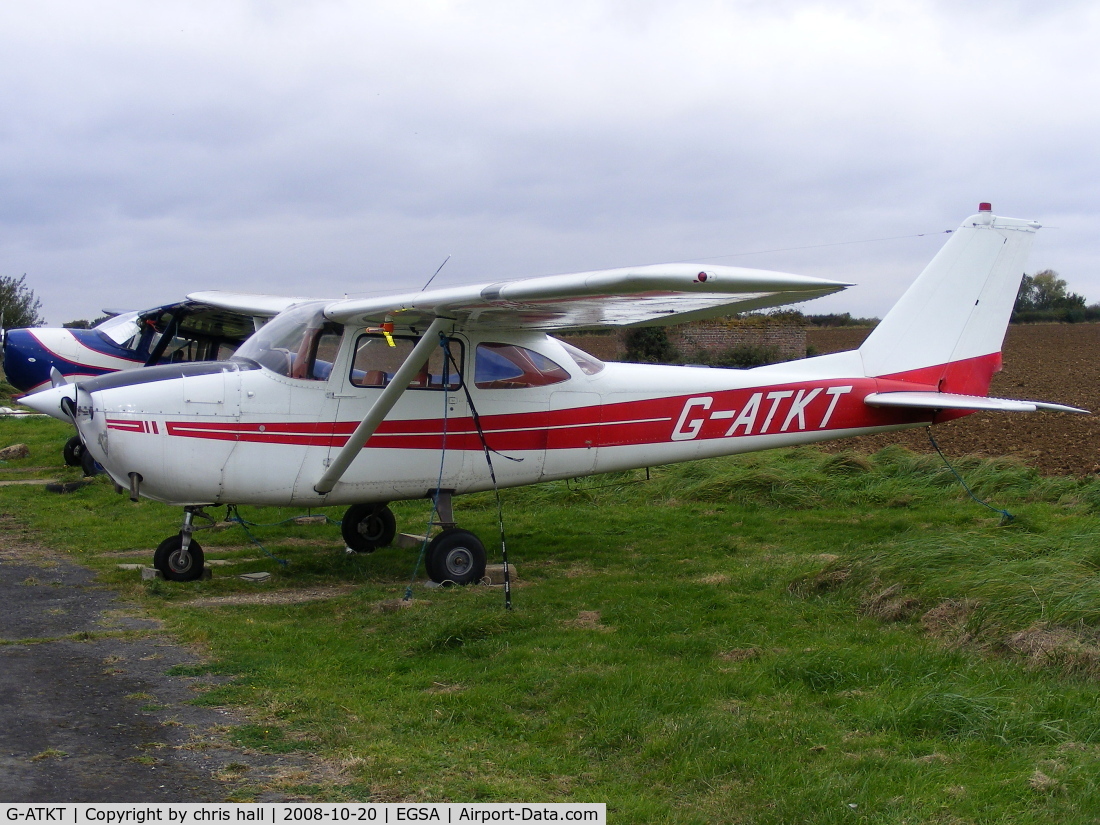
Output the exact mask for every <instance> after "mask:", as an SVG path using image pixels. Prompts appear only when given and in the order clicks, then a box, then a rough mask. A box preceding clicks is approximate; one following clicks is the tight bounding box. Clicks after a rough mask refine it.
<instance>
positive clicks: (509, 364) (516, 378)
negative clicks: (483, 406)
mask: <svg viewBox="0 0 1100 825" xmlns="http://www.w3.org/2000/svg"><path fill="white" fill-rule="evenodd" d="M568 380H569V373H568V372H566V371H565V370H564V369H562V367H561V366H560V365H558V364H556V363H554V362H553V361H551V360H550V359H549V358H547V357H546V356H545V355H542V354H540V353H537V352H535V351H534V350H530V349H527V348H526V347H520V346H516V345H515V344H478V345H477V356H476V359H475V361H474V385H475V386H476V387H477V388H478V389H479V390H506V389H522V388H523V387H545V386H548V385H550V384H558V383H561V382H562V381H568Z"/></svg>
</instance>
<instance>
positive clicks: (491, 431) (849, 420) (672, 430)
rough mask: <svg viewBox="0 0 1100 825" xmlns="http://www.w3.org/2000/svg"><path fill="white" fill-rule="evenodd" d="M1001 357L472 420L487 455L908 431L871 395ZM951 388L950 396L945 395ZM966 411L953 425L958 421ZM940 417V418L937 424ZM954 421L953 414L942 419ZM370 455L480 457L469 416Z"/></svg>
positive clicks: (388, 434)
mask: <svg viewBox="0 0 1100 825" xmlns="http://www.w3.org/2000/svg"><path fill="white" fill-rule="evenodd" d="M999 365H1000V354H999V353H995V354H993V355H988V356H984V357H982V358H976V359H971V360H969V361H965V362H958V363H954V364H949V365H944V366H939V367H929V368H926V369H920V370H913V371H911V372H907V373H898V374H893V375H889V376H883V377H881V378H850V379H829V380H822V381H800V382H796V383H789V384H776V385H772V386H763V387H750V388H745V389H733V390H718V391H714V392H700V393H693V394H687V395H676V396H671V397H665V398H652V399H645V400H640V401H627V402H620V403H617V404H603V405H599V404H597V405H590V406H584V407H575V408H571V409H565V410H544V411H538V412H524V413H505V414H500V415H485V416H482V417H481V425H482V428H483V430H484V432H485V437H486V440H487V441H488V443H489V446H490V447H492V448H493V449H496V450H514V451H522V450H544V449H551V450H558V449H577V448H585V447H617V446H627V445H642V444H660V443H665V442H669V441H685V440H710V439H719V438H738V437H745V436H757V435H779V434H794V433H805V432H828V431H832V430H858V429H871V428H879V427H890V426H899V425H906V424H909V425H912V424H920V423H924V422H930V421H931V420H932V414H931V412H930V411H923V410H905V409H887V408H875V407H868V406H867V405H866V404H865V403H864V402H863V399H864V398H865V397H866V396H867V395H869V394H871V393H875V392H889V391H901V390H908V391H936V390H937V389H939V390H942V391H947V390H948V389H950V390H951V391H955V392H963V391H965V390H967V389H973V390H980V392H981V393H983V394H984V392H985V391H986V389H987V386H988V381H987V377H988V376H991V375H992V374H993V373H994V372H996V370H997V369H998V368H999ZM948 384H950V387H948ZM967 414H969V413H967V412H966V411H960V412H958V415H967ZM946 417H948V416H943V415H941V416H940V417H939V418H938V420H944V419H945V418H946ZM950 417H956V414H954V413H952V414H950ZM357 425H358V422H356V421H338V422H317V421H307V422H287V421H275V422H263V423H243V422H218V421H209V420H201V421H174V422H168V423H167V424H166V431H167V433H168V434H169V435H172V436H178V437H187V438H206V439H215V440H225V441H247V442H256V443H266V444H293V445H305V446H325V447H331V448H339V447H342V446H344V444H345V443H347V439H348V437H349V436H350V434H351V433H352V432H353V431H354V430H355V428H356V426H357ZM366 446H367V447H370V448H384V449H410V450H417V449H422V450H438V449H441V448H443V447H444V446H446V449H450V450H480V449H481V447H482V445H481V439H480V437H479V435H478V433H477V430H476V427H475V426H474V423H473V419H472V418H470V417H468V416H463V417H458V418H450V419H446V420H444V419H442V418H426V419H408V420H398V421H384V422H382V424H381V425H380V426H379V427H378V430H377V431H376V432H375V434H374V435H373V436H372V437H371V439H370V441H369V442H368V443H367V445H366Z"/></svg>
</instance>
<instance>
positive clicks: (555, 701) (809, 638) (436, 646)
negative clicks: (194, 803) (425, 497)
mask: <svg viewBox="0 0 1100 825" xmlns="http://www.w3.org/2000/svg"><path fill="white" fill-rule="evenodd" d="M13 426H14V425H10V424H7V423H5V422H0V428H3V427H7V428H8V430H7V431H6V432H5V433H4V434H5V437H7V434H9V433H11V432H12V431H13ZM0 431H2V429H0ZM61 434H62V432H61V430H58V431H57V432H55V433H54V434H53V436H52V437H53V438H55V439H56V438H59V437H60V436H61ZM46 440H48V439H45V440H44V441H43V442H42V443H41V445H40V446H41V448H42V449H43V450H44V449H45V448H46V446H47V445H46V444H45V441H46ZM35 444H36V446H35V448H34V449H35V450H36V451H37V450H39V445H38V442H35ZM56 446H57V448H59V446H60V442H57V445H56ZM42 455H43V456H44V455H46V453H42ZM46 460H47V459H45V458H42V457H37V458H36V457H35V456H33V455H32V457H31V458H30V459H26V460H22V461H23V463H24V464H25V465H27V466H30V465H31V464H33V463H34V462H35V461H39V462H43V461H46ZM954 463H955V466H956V468H957V469H958V470H959V472H960V473H961V474H962V475H963V476H964V477H965V478H966V480H967V482H968V484H969V485H970V486H971V488H972V489H973V490H974V491H975V492H976V493H977V494H978V495H980V496H982V497H987V498H990V499H992V500H993V502H994V503H995V504H996V506H997V507H1001V508H1005V509H1008V510H1009V511H1011V512H1012V513H1013V514H1014V516H1015V519H1014V520H1013V521H1012V522H1010V523H1007V524H1002V520H1001V518H1000V516H999V514H997V513H994V512H992V511H990V510H987V509H985V508H983V507H981V506H980V505H977V504H975V503H974V502H973V501H972V500H971V499H970V498H969V496H968V495H967V493H966V492H965V490H963V489H962V487H961V486H960V485H959V483H958V481H957V479H956V478H955V476H954V475H953V474H952V473H951V472H950V471H949V470H948V469H947V468H945V467H944V466H943V464H942V462H940V461H939V459H938V458H935V457H928V456H918V455H914V454H912V453H909V452H907V451H904V450H899V449H891V450H884V451H882V452H880V453H877V454H875V455H872V456H862V455H857V454H854V453H841V454H834V455H827V454H824V453H820V452H817V451H815V450H810V449H798V450H783V451H777V452H773V453H768V454H758V455H751V456H744V457H739V458H731V459H723V460H715V461H709V462H699V463H693V464H684V465H676V466H668V467H655V468H651V471H650V473H649V478H648V480H647V477H646V472H645V471H637V472H630V473H619V474H614V475H610V476H600V477H594V478H590V479H584V480H580V481H577V482H568V483H566V482H555V483H552V484H547V485H540V486H537V487H529V488H521V489H514V490H505V491H502V499H503V502H504V515H505V521H506V529H507V534H508V548H509V554H510V557H511V560H512V561H513V562H514V563H515V564H516V565H517V570H518V573H519V579H518V581H517V583H516V587H515V590H514V592H513V604H514V609H513V610H512V611H511V612H508V611H506V610H505V609H504V606H503V595H502V594H501V593H500V591H499V590H496V589H490V588H482V587H473V588H464V589H449V590H440V589H428V588H425V587H423V586H422V573H421V579H420V581H418V583H417V584H416V586H415V587H414V594H415V600H414V602H413V604H412V605H411V606H409V607H405V608H400V607H397V606H396V602H397V600H399V599H400V598H401V596H402V594H403V593H404V590H405V587H406V584H407V582H408V581H409V580H410V578H412V576H413V567H414V564H415V561H416V552H415V551H402V550H398V549H396V548H384V549H381V550H379V551H377V552H375V553H373V554H370V555H366V556H356V555H350V556H349V555H347V554H345V553H344V552H343V547H342V543H341V542H340V540H339V534H338V531H337V530H336V528H335V527H333V526H331V525H328V526H300V525H291V524H279V525H276V524H275V523H276V522H278V521H280V520H281V519H282V518H284V517H286V516H288V515H290V514H291V513H292V511H281V510H280V511H271V512H266V511H260V510H254V509H252V508H246V513H245V514H246V515H247V516H251V517H253V520H255V521H257V522H265V523H270V524H272V526H269V527H258V528H254V530H253V532H254V534H255V535H256V536H257V538H258V539H259V540H260V541H262V542H263V543H264V544H265V546H266V547H267V548H268V549H269V550H271V551H272V552H273V553H274V554H276V555H278V556H279V557H280V558H283V559H285V560H286V561H288V562H289V564H288V565H287V566H285V567H283V566H281V565H279V564H278V563H276V562H274V561H272V560H271V559H269V558H268V557H267V556H264V555H263V554H262V553H261V552H259V551H258V550H257V548H255V547H254V546H253V545H251V544H250V543H249V541H248V539H247V537H246V536H244V535H243V534H242V533H241V531H240V530H239V528H234V529H230V530H225V531H221V532H212V533H205V534H203V535H202V536H201V538H200V540H201V541H202V542H203V544H204V546H206V547H207V548H208V550H209V554H210V555H212V556H218V557H224V558H229V559H237V560H239V563H238V564H237V566H236V567H230V568H218V569H217V570H216V572H215V577H214V578H213V579H212V580H211V581H207V582H196V583H192V584H186V585H181V584H175V583H163V582H161V583H154V584H142V583H140V582H139V581H137V580H136V577H135V576H134V574H132V573H126V572H122V571H119V570H117V569H116V564H117V562H118V561H119V557H118V555H117V553H118V552H119V551H127V550H129V549H141V548H151V547H153V546H155V544H156V542H158V541H159V540H160V539H161V538H163V537H164V536H165V535H167V534H168V533H170V532H172V531H174V530H175V529H176V526H177V523H178V518H179V514H178V511H177V510H175V509H173V508H166V507H161V506H159V505H154V504H150V503H148V502H144V503H142V504H139V505H134V504H131V503H130V502H129V501H128V500H127V499H126V497H125V496H118V495H115V494H114V493H113V492H112V491H111V489H110V486H109V485H108V484H107V483H106V482H103V481H97V482H96V483H94V484H92V485H89V486H88V487H85V488H82V489H81V490H78V491H76V492H75V493H72V494H69V495H68V496H57V495H52V494H46V493H44V492H42V491H41V490H40V489H36V488H27V487H11V488H5V489H4V490H3V496H4V497H3V499H2V500H0V510H2V511H3V513H4V515H5V517H6V523H10V524H16V525H22V526H24V527H26V528H27V529H29V530H30V531H32V533H33V535H35V536H37V537H38V540H40V541H42V542H44V543H48V544H50V545H51V546H53V547H56V548H60V549H62V550H66V551H68V552H71V553H72V554H73V555H74V556H75V557H76V558H78V559H80V560H81V561H82V562H84V563H86V564H89V565H91V566H93V567H95V568H97V569H98V570H99V571H100V574H101V578H102V579H103V580H104V581H106V582H109V583H111V584H112V585H113V586H115V587H118V588H120V589H122V590H123V592H125V593H127V594H128V595H130V596H131V597H132V598H133V599H134V600H135V601H137V602H138V603H140V604H141V605H143V606H144V607H145V608H146V609H148V610H150V611H152V612H154V613H155V614H156V615H158V616H160V617H161V618H163V619H164V620H165V622H166V625H167V627H168V628H169V630H170V632H171V633H173V634H174V635H175V636H176V637H177V638H179V639H181V640H184V641H186V642H188V643H190V644H193V645H196V646H198V647H200V648H201V649H204V650H205V651H206V652H207V656H208V663H207V664H206V665H204V666H203V668H204V669H207V670H214V671H217V672H219V673H222V674H224V675H225V676H226V677H227V681H226V682H225V683H224V684H222V685H221V686H219V687H216V688H214V689H213V690H211V691H210V692H208V693H206V694H204V695H203V696H202V697H201V700H200V701H203V702H207V703H214V704H229V705H234V706H238V707H240V708H242V709H243V710H244V711H245V712H247V713H248V714H250V715H251V718H252V724H249V725H246V726H244V727H242V728H240V729H237V730H235V731H233V732H232V733H231V736H232V737H233V738H234V739H235V741H237V742H238V743H240V744H241V745H244V746H247V747H255V748H260V749H265V750H269V751H272V752H277V753H278V752H290V751H305V752H309V753H311V754H313V755H315V756H316V757H318V758H321V759H323V760H325V762H326V764H327V765H328V766H329V771H328V773H326V774H324V775H321V774H319V775H317V776H315V777H308V778H297V779H295V778H291V779H286V780H284V781H283V782H282V784H281V785H278V786H277V787H276V788H275V789H276V790H278V791H280V792H283V793H292V794H296V795H300V796H302V797H305V798H318V799H375V800H392V799H425V800H427V799H435V800H460V801H461V800H474V799H481V800H504V799H509V800H532V801H533V800H540V801H543V800H571V799H575V800H595V801H599V800H605V801H607V802H608V803H609V805H610V809H611V816H612V818H613V819H614V821H616V822H639V823H641V822H675V823H695V822H738V821H743V822H761V823H781V822H783V823H786V822H815V823H817V822H826V823H829V822H837V823H839V822H853V821H874V822H891V823H893V822H896V823H911V822H926V821H948V822H1021V823H1023V822H1036V823H1038V822H1077V821H1089V817H1091V816H1094V814H1095V812H1096V811H1097V810H1100V789H1098V787H1097V780H1096V777H1097V776H1100V688H1098V686H1097V683H1096V680H1095V675H1096V674H1095V671H1094V670H1092V661H1093V656H1092V654H1093V646H1094V642H1093V640H1094V638H1095V634H1096V632H1097V628H1098V626H1100V616H1098V615H1097V612H1096V605H1097V604H1100V592H1098V591H1097V588H1096V585H1095V584H1094V583H1093V579H1094V578H1095V571H1096V568H1097V565H1098V564H1100V550H1098V549H1097V548H1098V547H1100V541H1097V538H1098V523H1097V519H1098V516H1100V513H1098V506H1100V490H1098V488H1097V482H1096V481H1095V480H1092V479H1075V478H1057V479H1047V478H1041V477H1039V476H1038V475H1037V474H1036V473H1035V472H1034V471H1033V470H1032V469H1030V468H1028V467H1026V466H1024V465H1021V464H1017V463H1013V462H1009V461H992V462H990V461H978V460H974V459H960V460H958V461H955V462H954ZM18 470H19V467H17V466H14V464H13V466H12V467H11V468H7V469H5V468H0V476H2V475H3V474H4V473H5V472H9V471H10V472H11V473H12V474H14V473H16V472H17V471H18ZM456 510H457V515H458V518H459V520H460V522H461V523H462V525H463V526H464V527H466V528H468V529H471V530H473V531H475V532H477V533H478V534H479V535H481V536H482V538H483V539H484V540H485V541H486V544H487V545H489V546H490V552H491V554H495V552H496V547H495V546H494V542H493V539H494V538H495V536H496V510H495V500H494V498H493V496H492V495H487V494H483V495H477V496H469V497H465V498H463V499H461V500H459V501H458V502H457V507H456ZM395 511H396V512H397V514H398V518H399V522H400V524H401V525H402V528H403V529H419V528H422V526H423V524H424V523H425V522H426V520H427V505H426V504H425V503H424V502H409V503H404V504H401V505H395ZM332 515H333V516H336V517H338V515H339V514H338V513H333V514H332ZM245 559H253V560H251V561H245ZM126 560H130V559H128V558H127V559H126ZM256 569H266V570H269V571H270V572H272V573H273V576H272V579H271V581H270V583H269V584H267V585H262V586H261V587H262V588H266V590H261V591H260V592H268V593H270V594H271V595H275V594H279V593H292V592H293V591H297V590H301V589H303V588H305V587H307V586H309V587H318V586H320V587H322V588H323V587H328V586H331V587H330V592H329V595H330V596H331V598H327V599H324V600H316V601H310V602H302V603H277V602H274V601H271V602H269V603H266V604H263V603H251V602H243V601H242V600H241V598H240V597H243V596H249V595H252V594H254V593H256V592H257V591H256V589H255V587H256V586H255V585H250V584H246V583H244V582H241V581H240V580H239V579H236V578H235V577H233V576H232V575H231V574H232V573H236V572H243V571H246V570H256ZM349 583H350V584H352V585H354V587H352V588H350V589H349V588H347V587H344V585H347V584H349ZM198 597H202V598H203V599H204V601H203V602H201V603H200V602H197V601H196V599H197V598H198ZM219 598H221V599H222V601H218V599H219ZM233 599H237V600H236V601H233ZM187 672H189V673H193V672H195V671H194V670H193V669H192V670H190V671H187ZM264 790H265V788H261V787H257V788H255V789H254V792H255V793H256V794H260V793H261V792H263V791H264Z"/></svg>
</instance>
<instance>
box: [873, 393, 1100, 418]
mask: <svg viewBox="0 0 1100 825" xmlns="http://www.w3.org/2000/svg"><path fill="white" fill-rule="evenodd" d="M863 401H864V403H865V404H867V405H868V406H870V407H908V408H909V409H916V410H991V411H993V412H1035V411H1036V410H1050V411H1052V412H1070V413H1084V414H1086V415H1087V414H1088V410H1082V409H1080V408H1079V407H1067V406H1066V405H1065V404H1051V403H1048V402H1046V401H1020V400H1017V399H1015V398H986V397H985V396H983V395H954V394H952V393H946V392H874V393H871V394H870V395H868V396H867V397H866V398H864V399H863Z"/></svg>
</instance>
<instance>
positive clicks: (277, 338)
mask: <svg viewBox="0 0 1100 825" xmlns="http://www.w3.org/2000/svg"><path fill="white" fill-rule="evenodd" d="M324 308H325V305H324V303H323V302H317V303H310V304H300V305H298V306H296V307H292V308H291V309H288V310H287V311H286V312H283V313H281V314H279V315H277V316H275V317H274V318H273V319H271V321H269V322H268V323H267V324H265V325H264V326H263V327H261V328H260V330H259V331H258V332H257V333H256V334H255V335H253V336H252V337H251V338H249V339H248V340H247V341H245V342H244V344H242V345H241V347H240V349H238V350H237V352H236V353H235V354H234V356H233V358H234V360H239V359H245V360H248V361H254V362H256V363H258V364H261V365H262V366H265V367H267V368H268V369H269V370H271V371H272V372H277V373H278V374H279V375H284V376H286V377H287V378H304V379H310V380H314V381H323V380H325V379H327V378H328V377H329V375H330V373H331V372H332V362H333V360H334V359H335V358H336V353H337V352H338V351H339V347H340V336H341V334H342V332H343V327H341V326H340V325H339V324H333V323H330V322H326V321H325V317H324V314H323V311H324Z"/></svg>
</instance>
